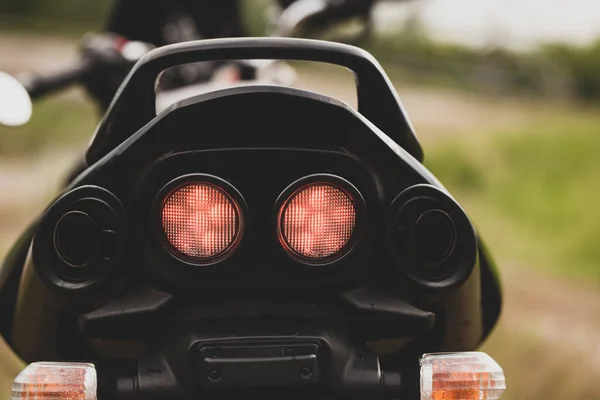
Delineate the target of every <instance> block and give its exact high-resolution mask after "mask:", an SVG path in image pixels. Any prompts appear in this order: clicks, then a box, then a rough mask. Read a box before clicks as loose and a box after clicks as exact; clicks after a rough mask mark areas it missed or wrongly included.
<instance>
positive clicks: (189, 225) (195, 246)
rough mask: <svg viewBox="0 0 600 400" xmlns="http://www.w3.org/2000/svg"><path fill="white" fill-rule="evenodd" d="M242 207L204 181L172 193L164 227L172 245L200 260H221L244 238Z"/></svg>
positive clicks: (164, 212)
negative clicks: (242, 231) (242, 232)
mask: <svg viewBox="0 0 600 400" xmlns="http://www.w3.org/2000/svg"><path fill="white" fill-rule="evenodd" d="M239 209H240V208H239V205H238V204H236V202H235V200H234V199H233V198H232V197H231V196H230V195H229V194H228V193H227V192H225V191H224V190H223V189H221V188H219V187H217V186H215V185H213V184H210V183H205V182H200V183H189V184H187V185H185V186H181V187H179V188H178V189H175V190H174V191H172V192H171V193H170V194H169V195H168V196H167V198H166V200H165V201H164V204H163V208H162V226H163V229H164V232H165V235H166V238H167V240H168V241H169V243H170V244H171V245H172V246H173V247H174V248H175V249H176V250H177V251H178V252H180V253H181V254H183V255H185V256H187V257H190V258H192V259H195V260H198V261H206V260H211V259H214V258H216V257H221V256H223V255H224V254H226V253H227V252H228V251H229V250H231V249H232V248H233V247H234V246H235V245H236V243H237V242H238V240H239V238H240V235H241V224H242V221H241V216H240V211H239Z"/></svg>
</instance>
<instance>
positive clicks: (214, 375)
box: [208, 369, 221, 382]
mask: <svg viewBox="0 0 600 400" xmlns="http://www.w3.org/2000/svg"><path fill="white" fill-rule="evenodd" d="M208 379H209V380H210V381H211V382H218V381H220V380H221V373H220V372H219V371H217V370H216V369H212V370H210V372H209V373H208Z"/></svg>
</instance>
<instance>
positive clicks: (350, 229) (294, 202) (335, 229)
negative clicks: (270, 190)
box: [279, 183, 356, 261]
mask: <svg viewBox="0 0 600 400" xmlns="http://www.w3.org/2000/svg"><path fill="white" fill-rule="evenodd" d="M355 225H356V208H355V204H354V201H353V199H352V197H351V196H350V195H349V194H348V193H347V192H346V191H345V190H343V189H341V188H339V187H337V186H335V185H333V184H330V183H312V184H308V185H306V186H304V187H302V188H300V189H299V190H297V191H296V192H294V193H293V194H292V195H291V196H290V197H289V198H288V200H287V201H286V202H285V203H284V204H283V206H282V209H281V212H280V217H279V239H280V241H281V242H282V243H283V244H284V246H285V247H286V248H287V249H288V251H291V252H292V253H293V254H295V255H297V256H300V257H303V258H306V259H309V260H314V261H320V260H324V259H327V258H329V257H332V256H335V255H337V254H338V253H340V251H342V249H344V247H346V245H347V244H348V243H349V242H350V239H351V238H352V235H353V233H354V229H355Z"/></svg>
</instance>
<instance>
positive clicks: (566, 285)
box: [0, 0, 600, 400]
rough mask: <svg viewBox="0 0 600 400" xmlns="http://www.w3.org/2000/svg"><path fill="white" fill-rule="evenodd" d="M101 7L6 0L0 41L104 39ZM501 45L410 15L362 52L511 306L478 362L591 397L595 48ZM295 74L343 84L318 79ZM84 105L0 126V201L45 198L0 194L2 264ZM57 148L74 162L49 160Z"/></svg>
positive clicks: (256, 26) (597, 189)
mask: <svg viewBox="0 0 600 400" xmlns="http://www.w3.org/2000/svg"><path fill="white" fill-rule="evenodd" d="M422 1H427V0H422ZM269 3H270V2H269V0H246V1H244V3H243V4H244V6H245V11H246V15H247V21H248V26H249V28H250V31H251V32H253V34H256V35H260V34H262V33H263V32H264V26H265V23H266V15H265V12H264V10H265V7H266V6H267V5H268V4H269ZM110 4H111V1H99V0H52V1H50V0H2V1H0V40H3V35H4V37H5V38H6V39H4V40H6V41H10V40H12V39H10V38H11V37H15V36H14V35H21V36H23V35H25V36H28V35H30V36H31V37H33V38H34V39H35V38H40V37H44V38H48V37H53V38H54V37H61V38H64V42H65V43H67V46H72V47H75V46H76V44H77V39H78V36H79V35H81V34H82V33H84V32H86V31H89V30H99V29H101V28H102V23H103V18H104V17H105V16H106V13H107V11H108V9H109V7H110ZM540 12H543V10H540ZM140 17H141V16H140ZM523 23H526V21H524V22H523ZM21 36H19V37H21ZM498 39H499V40H498V43H493V40H492V41H491V42H490V45H489V46H487V47H485V48H475V47H472V46H467V45H463V44H457V43H450V42H445V41H440V40H439V39H434V38H433V36H432V35H430V33H429V31H428V30H427V28H426V27H425V26H424V24H423V23H422V21H421V17H420V15H419V14H418V13H417V12H415V13H413V14H412V15H411V16H410V17H409V18H407V19H406V20H405V21H404V22H403V23H401V24H400V23H399V24H398V26H397V27H396V28H395V29H392V30H389V29H388V30H386V31H382V32H379V33H378V34H377V35H375V36H374V37H373V38H371V39H370V40H369V41H368V42H366V43H365V47H366V48H367V49H368V50H369V51H371V52H372V53H373V54H374V55H375V56H376V57H377V58H378V59H379V60H380V61H381V62H382V63H383V65H384V67H385V69H386V70H387V71H388V73H389V74H390V76H391V77H392V79H393V81H394V83H395V84H396V87H397V89H398V91H399V93H400V96H401V98H402V99H403V101H404V103H405V106H406V108H407V110H408V112H409V114H410V115H411V117H412V119H413V122H414V124H415V126H416V128H417V132H418V133H419V135H420V139H421V141H422V142H423V144H424V147H425V155H426V161H425V164H426V166H427V167H429V168H430V169H431V170H432V171H433V172H434V173H435V174H436V175H437V176H438V177H439V178H440V180H441V181H442V182H443V183H444V184H445V185H446V186H447V187H448V188H449V189H450V191H451V192H452V193H453V194H455V195H456V197H457V198H458V200H459V201H461V202H462V203H463V204H464V205H465V208H466V209H467V211H468V212H469V213H470V215H471V216H472V217H473V220H474V221H475V222H476V224H477V226H478V229H479V230H480V231H481V232H482V235H483V237H484V238H486V240H487V242H488V245H489V246H490V247H491V250H492V252H493V254H494V256H495V258H496V260H497V261H498V262H499V265H500V268H501V274H502V277H503V281H504V284H505V290H506V291H505V295H506V301H507V303H506V307H505V311H504V315H503V320H502V323H501V324H500V326H499V327H498V329H497V330H496V332H495V333H494V335H493V336H492V337H491V338H490V340H489V341H488V342H487V343H486V345H485V346H484V349H485V350H487V351H489V352H490V353H491V354H493V355H494V357H496V358H497V359H498V360H499V361H500V362H501V364H502V365H503V366H504V368H505V370H506V373H507V377H508V384H509V387H510V390H509V392H508V394H507V395H506V399H509V400H510V399H512V400H516V399H529V400H536V399H540V400H542V399H544V400H545V399H547V398H549V397H552V398H556V399H560V400H562V399H565V400H566V399H572V400H578V399H581V400H589V399H598V398H600V388H599V387H598V385H597V384H596V382H597V380H598V378H600V367H599V366H598V362H597V356H598V355H600V338H599V337H600V335H598V334H597V332H598V331H600V246H599V245H598V242H599V240H600V207H598V206H597V200H596V199H597V198H599V195H600V184H598V182H600V157H598V154H600V128H599V127H600V104H598V102H600V40H598V41H596V42H592V43H590V44H588V45H574V44H569V43H547V44H541V45H540V46H537V47H535V48H533V49H530V50H526V51H525V50H520V51H519V50H514V49H509V48H505V47H503V46H502V45H501V43H502V41H501V40H500V39H501V37H500V38H498ZM61 40H63V39H61ZM53 43H54V42H53ZM2 52H3V48H2V46H0V56H2ZM17 56H18V54H17ZM0 61H1V59H0ZM2 68H3V65H2V64H1V63H0V69H2ZM38 69H39V70H43V68H41V67H40V68H38ZM301 72H302V73H303V74H305V75H310V76H317V77H321V78H319V79H321V81H322V82H324V85H330V86H335V85H338V84H341V83H340V81H338V80H337V78H336V77H335V76H333V75H331V74H330V72H329V70H326V69H323V68H321V67H302V68H301ZM80 94H81V93H79V95H77V94H75V95H73V94H72V93H71V94H69V93H67V94H65V95H61V96H57V97H53V98H49V99H45V100H42V101H39V102H37V103H36V104H35V107H34V118H33V120H32V121H31V123H30V124H29V125H27V126H25V127H22V128H19V129H16V130H14V129H13V130H8V129H5V128H0V189H1V188H2V185H6V187H7V188H8V187H10V188H14V187H15V185H17V183H18V185H17V186H19V185H20V186H19V187H21V186H23V190H26V189H27V190H33V189H35V190H37V191H38V192H40V193H41V194H42V195H41V196H38V197H35V198H34V197H31V198H32V199H34V200H31V201H23V197H18V196H14V198H8V199H7V198H6V196H0V217H1V220H2V221H3V223H2V224H0V250H6V248H7V247H8V246H9V245H10V244H11V241H12V240H14V237H15V235H16V234H17V233H18V232H19V230H20V229H22V228H24V226H25V223H26V222H27V221H28V220H29V219H30V218H32V217H34V215H32V211H31V210H32V209H36V210H37V209H41V207H43V206H44V205H45V204H46V203H47V201H48V200H49V198H51V196H52V193H53V190H54V189H55V187H54V186H53V185H54V183H56V182H57V181H58V180H59V179H60V178H61V175H60V174H61V173H63V172H64V167H65V166H66V165H68V163H69V162H68V159H69V157H71V158H73V157H76V156H78V154H80V152H81V150H82V149H83V147H84V146H85V144H86V143H87V141H88V140H89V137H90V135H91V133H92V132H93V130H94V127H95V125H96V122H97V118H98V115H97V114H96V112H95V109H94V107H93V105H92V104H91V103H90V102H87V101H82V99H83V97H82V96H80ZM58 148H59V149H71V150H69V152H67V153H65V152H60V153H59V154H60V155H59V156H48V157H46V156H45V155H47V154H51V153H52V152H54V153H55V152H56V149H58ZM61 151H62V150H61ZM54 153H52V154H54ZM64 154H69V155H68V156H65V155H64ZM65 159H67V160H66V161H65ZM48 160H50V161H48ZM23 171H25V172H23ZM36 180H37V181H36ZM32 182H34V183H33V184H32ZM35 182H37V183H35ZM31 186H33V189H31ZM3 192H7V191H6V190H5V191H3ZM0 345H1V343H0ZM0 371H1V368H0ZM0 375H1V374H0ZM2 390H3V388H2V379H1V377H0V391H2Z"/></svg>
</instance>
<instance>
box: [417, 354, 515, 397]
mask: <svg viewBox="0 0 600 400" xmlns="http://www.w3.org/2000/svg"><path fill="white" fill-rule="evenodd" d="M505 390H506V380H505V378H504V371H503V370H502V368H501V367H500V366H499V365H498V363H497V362H496V361H494V359H493V358H492V357H490V356H489V355H487V354H485V353H481V352H464V353H438V354H425V355H423V357H422V358H421V400H482V399H485V400H497V399H499V398H500V397H501V396H502V394H503V393H504V391H505Z"/></svg>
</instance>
